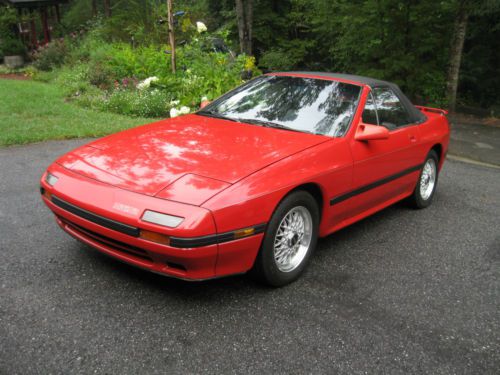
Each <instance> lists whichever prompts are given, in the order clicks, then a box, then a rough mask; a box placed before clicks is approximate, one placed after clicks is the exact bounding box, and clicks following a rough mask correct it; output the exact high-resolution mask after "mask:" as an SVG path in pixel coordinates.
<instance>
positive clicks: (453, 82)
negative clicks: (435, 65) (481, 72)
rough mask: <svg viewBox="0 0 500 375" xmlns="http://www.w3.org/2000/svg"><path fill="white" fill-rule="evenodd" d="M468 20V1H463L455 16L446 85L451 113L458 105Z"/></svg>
mask: <svg viewBox="0 0 500 375" xmlns="http://www.w3.org/2000/svg"><path fill="white" fill-rule="evenodd" d="M468 18H469V14H468V11H467V7H466V1H464V0H462V1H460V2H459V4H458V10H457V14H456V16H455V25H454V27H453V35H452V38H451V47H450V66H449V68H448V79H447V85H446V86H447V87H446V91H447V92H446V94H447V98H448V108H449V110H450V111H451V112H454V111H455V108H456V104H457V88H458V78H459V74H460V63H461V60H462V52H463V48H464V40H465V33H466V30H467V20H468Z"/></svg>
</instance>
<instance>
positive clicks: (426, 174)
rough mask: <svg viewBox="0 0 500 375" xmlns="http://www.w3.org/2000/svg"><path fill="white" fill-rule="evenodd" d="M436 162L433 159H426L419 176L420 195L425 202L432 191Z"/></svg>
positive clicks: (434, 182) (434, 181)
mask: <svg viewBox="0 0 500 375" xmlns="http://www.w3.org/2000/svg"><path fill="white" fill-rule="evenodd" d="M436 172H437V167H436V161H435V160H434V159H427V161H426V162H425V164H424V168H423V170H422V174H421V175H420V195H421V196H422V199H424V200H427V199H429V197H430V196H431V195H432V192H433V191H434V185H435V184H436V175H437V173H436Z"/></svg>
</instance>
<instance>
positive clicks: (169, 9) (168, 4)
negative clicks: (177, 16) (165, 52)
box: [167, 0, 176, 74]
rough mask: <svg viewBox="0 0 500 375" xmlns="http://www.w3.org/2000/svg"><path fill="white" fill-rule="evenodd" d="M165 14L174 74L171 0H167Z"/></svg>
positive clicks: (173, 35)
mask: <svg viewBox="0 0 500 375" xmlns="http://www.w3.org/2000/svg"><path fill="white" fill-rule="evenodd" d="M167 16H168V39H169V42H170V57H171V61H172V73H174V74H175V71H176V64H175V34H174V15H173V13H172V0H167Z"/></svg>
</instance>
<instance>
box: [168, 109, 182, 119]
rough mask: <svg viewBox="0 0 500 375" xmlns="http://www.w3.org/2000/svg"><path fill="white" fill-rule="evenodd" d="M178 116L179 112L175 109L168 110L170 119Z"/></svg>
mask: <svg viewBox="0 0 500 375" xmlns="http://www.w3.org/2000/svg"><path fill="white" fill-rule="evenodd" d="M179 115H180V113H179V111H178V110H177V108H172V109H171V110H170V118H174V117H177V116H179Z"/></svg>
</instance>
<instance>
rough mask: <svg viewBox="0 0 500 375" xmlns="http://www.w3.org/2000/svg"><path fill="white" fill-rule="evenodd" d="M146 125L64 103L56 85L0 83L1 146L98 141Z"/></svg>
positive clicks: (138, 119)
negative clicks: (79, 139) (72, 140)
mask: <svg viewBox="0 0 500 375" xmlns="http://www.w3.org/2000/svg"><path fill="white" fill-rule="evenodd" d="M148 122H152V120H151V119H147V118H130V117H126V116H121V115H116V114H113V113H104V112H95V111H92V110H88V109H83V108H80V107H77V106H75V105H72V104H71V103H66V102H65V101H64V95H63V92H62V90H61V88H59V87H58V86H55V85H51V84H46V83H40V82H32V81H17V80H6V79H0V146H7V145H17V144H26V143H32V142H40V141H45V140H49V139H69V138H81V137H99V136H103V135H106V134H111V133H115V132H117V131H120V130H123V129H127V128H131V127H134V126H137V125H140V124H145V123H148Z"/></svg>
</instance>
